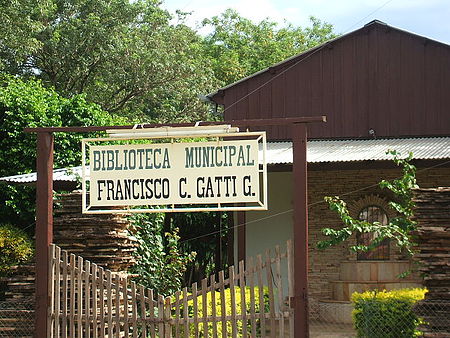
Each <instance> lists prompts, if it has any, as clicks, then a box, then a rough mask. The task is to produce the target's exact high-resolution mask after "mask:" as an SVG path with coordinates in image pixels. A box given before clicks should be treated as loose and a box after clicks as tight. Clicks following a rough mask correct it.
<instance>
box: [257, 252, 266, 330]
mask: <svg viewBox="0 0 450 338" xmlns="http://www.w3.org/2000/svg"><path fill="white" fill-rule="evenodd" d="M256 260H257V268H256V271H257V275H258V293H259V297H258V298H259V321H260V325H261V335H262V336H263V337H264V336H265V335H266V307H265V301H264V283H263V278H262V269H263V267H262V266H263V265H262V256H261V255H258V256H257V257H256Z"/></svg>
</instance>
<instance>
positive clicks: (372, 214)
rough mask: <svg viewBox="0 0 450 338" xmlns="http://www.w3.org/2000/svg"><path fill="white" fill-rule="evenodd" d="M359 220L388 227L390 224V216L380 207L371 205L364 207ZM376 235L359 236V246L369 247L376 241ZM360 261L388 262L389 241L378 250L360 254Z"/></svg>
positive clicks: (378, 247) (377, 248)
mask: <svg viewBox="0 0 450 338" xmlns="http://www.w3.org/2000/svg"><path fill="white" fill-rule="evenodd" d="M358 219H359V220H361V221H366V222H369V223H373V222H378V223H380V224H382V225H386V224H388V222H389V219H388V215H387V214H386V212H385V211H384V210H383V209H382V208H381V207H379V206H376V205H369V206H366V207H364V208H363V209H362V210H361V211H360V212H359V214H358ZM374 236H375V234H374V233H363V234H358V236H357V238H356V240H357V243H358V245H369V244H370V243H371V242H372V241H373V240H374V239H375V237H374ZM357 259H358V260H388V259H389V239H385V240H383V241H382V242H381V243H380V244H379V245H378V246H377V247H376V248H374V249H372V250H370V251H367V252H358V255H357Z"/></svg>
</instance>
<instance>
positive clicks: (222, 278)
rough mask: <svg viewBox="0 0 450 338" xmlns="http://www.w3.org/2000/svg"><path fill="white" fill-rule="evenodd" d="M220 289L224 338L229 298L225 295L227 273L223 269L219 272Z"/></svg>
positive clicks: (224, 337)
mask: <svg viewBox="0 0 450 338" xmlns="http://www.w3.org/2000/svg"><path fill="white" fill-rule="evenodd" d="M219 289H220V318H221V321H222V338H226V337H227V308H226V303H227V299H226V297H225V275H224V272H223V270H222V271H220V272H219Z"/></svg>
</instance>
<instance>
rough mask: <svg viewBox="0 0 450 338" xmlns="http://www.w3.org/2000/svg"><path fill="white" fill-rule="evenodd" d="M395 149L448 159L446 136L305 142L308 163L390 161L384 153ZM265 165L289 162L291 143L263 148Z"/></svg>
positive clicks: (426, 157) (404, 153)
mask: <svg viewBox="0 0 450 338" xmlns="http://www.w3.org/2000/svg"><path fill="white" fill-rule="evenodd" d="M388 150H396V151H397V152H398V153H400V154H401V155H402V157H407V156H408V154H409V152H412V153H413V157H414V159H420V160H434V159H447V158H450V137H427V138H425V137H424V138H402V139H371V140H317V141H316V140H312V141H308V153H307V161H308V163H320V162H352V161H380V160H391V159H392V156H391V155H388V154H386V152H387V151H388ZM267 163H268V164H282V163H284V164H290V163H292V142H273V143H268V145H267Z"/></svg>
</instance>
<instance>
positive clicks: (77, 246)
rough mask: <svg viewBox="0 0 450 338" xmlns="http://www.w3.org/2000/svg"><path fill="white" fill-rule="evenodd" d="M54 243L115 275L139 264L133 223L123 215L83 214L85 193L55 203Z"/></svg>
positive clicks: (62, 198) (58, 197)
mask: <svg viewBox="0 0 450 338" xmlns="http://www.w3.org/2000/svg"><path fill="white" fill-rule="evenodd" d="M54 204H55V210H54V221H53V224H54V225H53V234H54V243H55V244H56V245H58V246H60V247H61V248H62V249H64V250H67V251H68V252H69V253H73V254H76V255H80V256H82V257H83V258H85V259H88V260H90V261H92V262H94V263H97V264H98V265H101V266H103V267H105V268H107V269H109V270H112V271H127V270H128V268H129V267H130V266H132V265H133V264H134V263H135V258H134V256H133V252H134V251H135V250H136V247H137V242H136V240H135V239H134V238H133V236H131V235H130V232H129V230H130V229H129V228H130V221H128V220H127V218H126V216H125V215H121V214H95V215H91V214H82V213H81V192H80V191H74V192H72V193H68V194H60V195H58V196H57V199H55V203H54Z"/></svg>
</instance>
